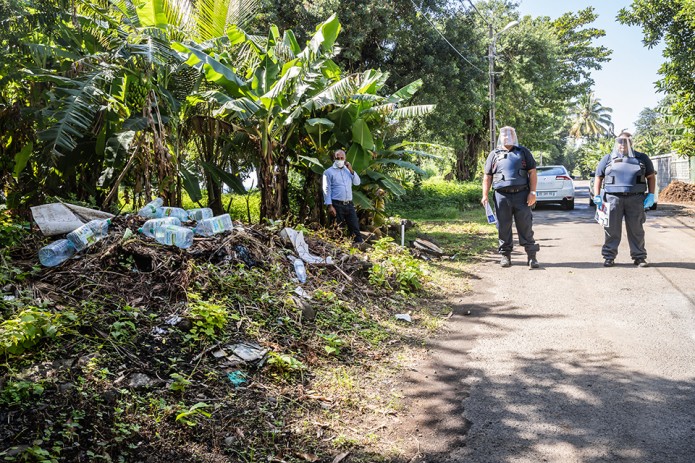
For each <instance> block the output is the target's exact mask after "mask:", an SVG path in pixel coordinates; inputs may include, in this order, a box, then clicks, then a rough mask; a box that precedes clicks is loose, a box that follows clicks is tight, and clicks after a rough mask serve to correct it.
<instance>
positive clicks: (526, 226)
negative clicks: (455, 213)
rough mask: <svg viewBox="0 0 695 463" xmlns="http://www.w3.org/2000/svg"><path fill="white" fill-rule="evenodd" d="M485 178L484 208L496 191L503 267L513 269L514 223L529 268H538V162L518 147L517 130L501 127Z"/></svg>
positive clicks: (495, 201)
mask: <svg viewBox="0 0 695 463" xmlns="http://www.w3.org/2000/svg"><path fill="white" fill-rule="evenodd" d="M484 173H485V175H484V176H483V198H482V200H481V203H483V206H485V205H487V203H488V193H489V192H490V187H491V186H492V187H493V188H494V189H495V195H494V204H495V210H496V212H497V222H498V224H499V230H498V234H499V248H498V250H499V253H500V254H501V255H502V258H501V260H500V265H501V266H502V267H509V266H511V265H512V260H511V254H512V248H513V244H514V242H513V236H512V219H513V220H514V223H515V224H516V231H517V234H518V235H519V244H520V245H521V246H523V247H524V250H525V251H526V255H527V261H526V263H527V264H528V266H529V268H530V269H531V268H538V267H539V264H538V260H537V259H536V253H537V252H538V250H539V246H538V244H536V241H535V240H534V239H533V214H532V213H531V206H533V205H534V204H535V203H536V183H537V181H538V177H537V175H536V160H535V159H534V158H533V155H532V154H531V152H530V151H529V150H528V149H527V148H525V147H523V146H520V145H519V142H518V140H517V136H516V130H514V128H513V127H502V128H501V129H500V134H499V137H498V139H497V147H496V148H495V150H494V151H492V152H491V153H490V155H489V156H488V158H487V162H486V163H485V172H484Z"/></svg>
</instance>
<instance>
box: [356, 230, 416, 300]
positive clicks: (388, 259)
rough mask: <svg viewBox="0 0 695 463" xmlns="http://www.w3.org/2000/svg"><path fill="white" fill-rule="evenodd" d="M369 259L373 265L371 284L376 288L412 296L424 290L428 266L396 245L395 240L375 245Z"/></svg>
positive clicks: (385, 239) (384, 239)
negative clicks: (394, 290) (397, 291)
mask: <svg viewBox="0 0 695 463" xmlns="http://www.w3.org/2000/svg"><path fill="white" fill-rule="evenodd" d="M369 259H370V260H371V261H372V263H373V265H372V268H371V269H370V270H369V282H370V283H371V284H373V285H374V286H380V287H383V288H388V289H396V290H399V291H401V292H403V293H405V294H412V293H415V292H417V291H419V290H420V289H422V287H423V285H424V283H425V282H426V281H427V275H428V271H427V264H425V263H424V262H422V261H419V260H417V259H415V258H414V257H413V256H412V255H411V254H410V252H408V250H407V249H404V248H402V247H400V246H398V245H397V244H395V243H394V242H393V238H390V237H387V238H382V239H380V240H379V241H377V242H376V243H374V247H373V248H372V250H371V251H370V253H369Z"/></svg>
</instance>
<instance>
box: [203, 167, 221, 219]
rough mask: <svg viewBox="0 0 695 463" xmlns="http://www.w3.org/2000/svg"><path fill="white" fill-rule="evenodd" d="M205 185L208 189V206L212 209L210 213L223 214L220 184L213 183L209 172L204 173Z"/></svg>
mask: <svg viewBox="0 0 695 463" xmlns="http://www.w3.org/2000/svg"><path fill="white" fill-rule="evenodd" d="M205 185H206V187H207V191H208V207H209V208H210V209H212V213H213V214H215V215H216V216H217V215H220V214H224V212H225V211H224V205H223V204H222V184H221V183H215V182H214V181H213V180H212V177H210V174H208V173H207V172H206V173H205Z"/></svg>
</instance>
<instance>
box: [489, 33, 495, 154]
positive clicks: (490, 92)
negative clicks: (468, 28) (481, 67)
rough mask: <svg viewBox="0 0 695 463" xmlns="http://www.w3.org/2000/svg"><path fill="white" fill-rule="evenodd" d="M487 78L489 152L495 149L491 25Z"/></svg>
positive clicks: (493, 43)
mask: <svg viewBox="0 0 695 463" xmlns="http://www.w3.org/2000/svg"><path fill="white" fill-rule="evenodd" d="M487 30H488V38H489V39H490V40H489V44H488V56H487V57H488V78H489V87H490V88H489V89H488V96H489V98H490V151H493V150H494V149H495V134H496V133H497V132H496V131H495V38H496V36H494V35H493V31H492V24H488V29H487Z"/></svg>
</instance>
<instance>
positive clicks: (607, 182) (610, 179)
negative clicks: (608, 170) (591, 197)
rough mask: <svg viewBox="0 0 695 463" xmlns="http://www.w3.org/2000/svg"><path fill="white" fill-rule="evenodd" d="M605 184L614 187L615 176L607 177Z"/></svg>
mask: <svg viewBox="0 0 695 463" xmlns="http://www.w3.org/2000/svg"><path fill="white" fill-rule="evenodd" d="M603 183H604V184H605V185H612V184H614V183H615V176H613V175H606V177H605V178H604V179H603Z"/></svg>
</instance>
